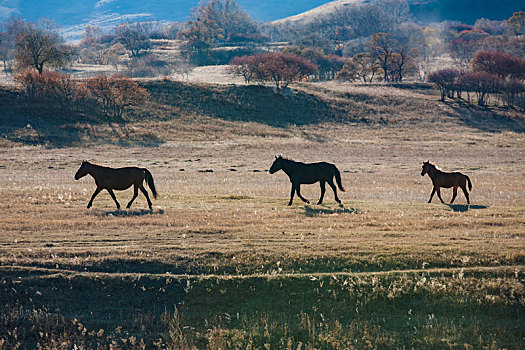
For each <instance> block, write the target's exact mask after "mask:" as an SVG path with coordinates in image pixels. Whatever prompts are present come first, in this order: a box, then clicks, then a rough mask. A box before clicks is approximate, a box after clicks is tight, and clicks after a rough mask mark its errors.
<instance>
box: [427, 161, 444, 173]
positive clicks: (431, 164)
mask: <svg viewBox="0 0 525 350" xmlns="http://www.w3.org/2000/svg"><path fill="white" fill-rule="evenodd" d="M425 164H428V165H430V166H431V167H432V168H434V169H436V170H439V171H443V170H442V169H441V168H440V167H438V166H437V165H436V164H434V163H430V161H427V162H425Z"/></svg>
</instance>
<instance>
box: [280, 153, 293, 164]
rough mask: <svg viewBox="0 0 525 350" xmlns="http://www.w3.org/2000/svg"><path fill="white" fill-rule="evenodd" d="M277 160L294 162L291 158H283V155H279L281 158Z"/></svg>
mask: <svg viewBox="0 0 525 350" xmlns="http://www.w3.org/2000/svg"><path fill="white" fill-rule="evenodd" d="M277 159H282V160H289V161H291V162H294V160H293V159H290V158H286V157H283V155H282V154H279V156H277Z"/></svg>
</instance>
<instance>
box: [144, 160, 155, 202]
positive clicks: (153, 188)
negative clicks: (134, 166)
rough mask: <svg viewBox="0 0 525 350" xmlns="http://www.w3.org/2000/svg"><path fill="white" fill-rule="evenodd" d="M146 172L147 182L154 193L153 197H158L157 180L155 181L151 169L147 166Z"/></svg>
mask: <svg viewBox="0 0 525 350" xmlns="http://www.w3.org/2000/svg"><path fill="white" fill-rule="evenodd" d="M144 172H145V173H146V183H147V184H148V187H149V189H150V190H151V193H153V198H155V199H157V196H158V194H157V190H156V189H155V182H153V175H151V173H150V172H149V170H148V169H146V168H144Z"/></svg>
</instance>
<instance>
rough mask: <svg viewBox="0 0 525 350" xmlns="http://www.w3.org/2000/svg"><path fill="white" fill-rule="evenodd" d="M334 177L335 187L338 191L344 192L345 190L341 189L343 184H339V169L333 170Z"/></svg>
mask: <svg viewBox="0 0 525 350" xmlns="http://www.w3.org/2000/svg"><path fill="white" fill-rule="evenodd" d="M334 176H335V181H337V186H338V187H339V189H340V190H341V191H343V192H345V189H344V188H343V184H342V183H341V173H340V172H339V169H337V168H335V172H334Z"/></svg>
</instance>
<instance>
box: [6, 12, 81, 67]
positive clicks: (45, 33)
mask: <svg viewBox="0 0 525 350" xmlns="http://www.w3.org/2000/svg"><path fill="white" fill-rule="evenodd" d="M15 44H16V48H15V58H16V62H17V64H18V66H19V67H20V68H24V67H32V68H35V69H36V70H38V72H39V73H40V74H42V72H43V70H44V67H45V66H51V67H62V66H64V65H65V64H66V63H67V61H68V59H69V57H70V56H71V55H72V54H73V49H72V47H71V46H69V45H66V44H65V43H64V40H63V39H62V37H61V36H60V35H59V34H58V31H57V30H56V29H55V28H54V27H53V26H52V25H50V24H49V22H40V23H39V24H38V25H37V24H35V23H27V24H26V25H25V26H24V28H23V29H21V31H20V33H19V34H18V35H17V36H16V38H15Z"/></svg>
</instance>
